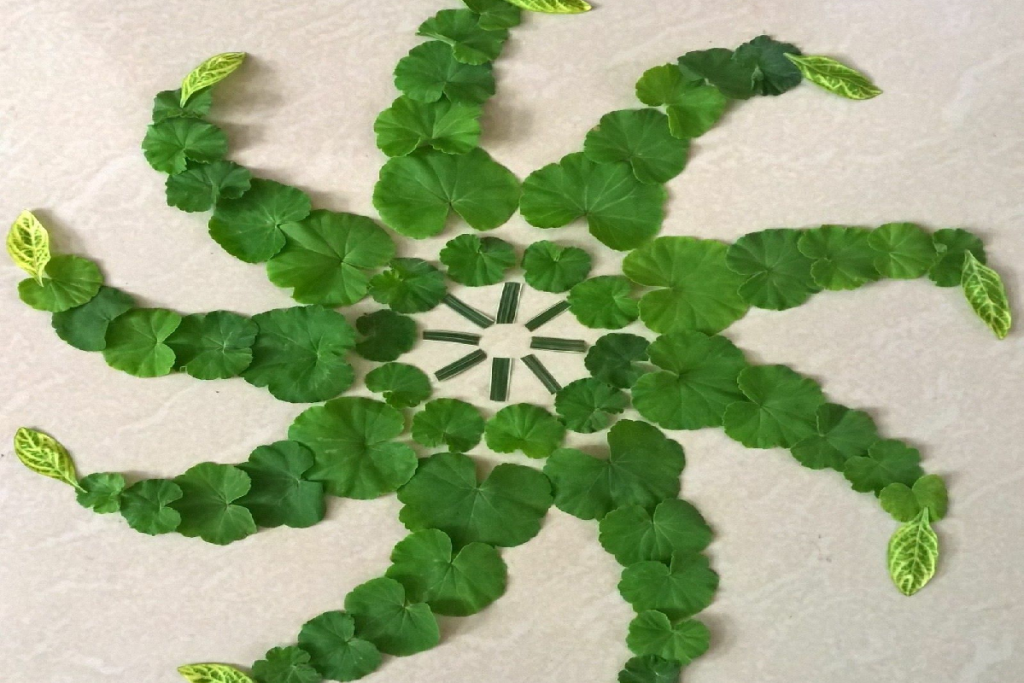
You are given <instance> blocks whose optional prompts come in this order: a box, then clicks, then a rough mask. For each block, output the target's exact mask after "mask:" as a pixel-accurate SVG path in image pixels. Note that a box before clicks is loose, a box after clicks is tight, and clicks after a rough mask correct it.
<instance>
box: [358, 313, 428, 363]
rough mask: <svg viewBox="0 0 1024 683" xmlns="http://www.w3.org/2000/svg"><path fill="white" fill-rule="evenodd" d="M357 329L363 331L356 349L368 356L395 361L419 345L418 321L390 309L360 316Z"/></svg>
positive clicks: (379, 360) (378, 359) (381, 361)
mask: <svg viewBox="0 0 1024 683" xmlns="http://www.w3.org/2000/svg"><path fill="white" fill-rule="evenodd" d="M356 329H357V330H359V334H361V335H363V339H362V340H361V341H360V342H359V343H358V344H356V353H358V354H359V355H360V356H362V357H363V358H365V359H367V360H373V361H377V362H379V363H385V362H388V361H393V360H395V359H396V358H398V357H399V356H401V355H402V354H404V353H408V352H409V351H411V350H412V347H413V346H415V345H416V321H415V320H413V319H412V318H410V317H409V316H407V315H401V314H400V313H395V312H394V311H390V310H387V309H383V310H380V311H374V312H373V313H366V314H364V315H361V316H359V319H358V320H356Z"/></svg>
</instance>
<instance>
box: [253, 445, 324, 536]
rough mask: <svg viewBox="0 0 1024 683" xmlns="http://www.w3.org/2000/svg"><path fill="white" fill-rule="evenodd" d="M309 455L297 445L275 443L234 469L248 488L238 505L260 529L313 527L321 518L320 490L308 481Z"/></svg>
mask: <svg viewBox="0 0 1024 683" xmlns="http://www.w3.org/2000/svg"><path fill="white" fill-rule="evenodd" d="M313 463H314V460H313V452H312V451H310V450H309V449H308V448H306V447H305V446H303V445H302V444H300V443H298V442H297V441H277V442H275V443H272V444H270V445H269V446H260V447H258V448H257V449H256V450H254V451H253V452H252V453H251V454H250V455H249V459H248V460H247V461H246V462H243V463H242V464H240V465H239V466H238V469H240V470H242V471H243V472H245V473H246V474H248V475H249V479H250V480H251V482H252V487H251V488H250V489H249V492H248V493H247V494H246V495H245V496H244V497H243V498H240V499H239V501H238V504H239V505H242V506H244V507H245V508H246V509H248V510H249V512H251V513H252V518H253V519H254V520H255V521H256V523H257V524H258V525H260V526H262V527H277V526H282V525H284V526H290V527H294V528H296V529H302V528H305V527H309V526H313V525H314V524H316V523H317V522H319V521H320V520H322V519H323V518H324V512H325V505H324V487H323V484H321V483H320V482H315V481H309V480H307V479H306V476H305V475H306V473H307V472H308V471H309V470H310V469H311V468H312V467H313Z"/></svg>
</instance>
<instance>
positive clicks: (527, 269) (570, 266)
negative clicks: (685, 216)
mask: <svg viewBox="0 0 1024 683" xmlns="http://www.w3.org/2000/svg"><path fill="white" fill-rule="evenodd" d="M502 1H504V0H502ZM590 266H591V261H590V254H588V253H587V252H585V251H583V250H582V249H580V248H579V247H563V246H560V245H558V244H555V243H554V242H548V241H541V242H534V243H533V244H531V245H530V246H529V247H527V248H526V252H525V253H524V254H523V271H524V275H525V278H526V283H527V284H528V285H530V286H531V287H533V288H534V289H539V290H540V291H542V292H555V293H559V292H566V291H568V290H570V289H572V288H573V287H575V286H576V285H578V284H579V283H581V282H583V281H584V280H585V279H586V278H587V275H588V274H590Z"/></svg>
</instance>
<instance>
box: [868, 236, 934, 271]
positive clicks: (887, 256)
mask: <svg viewBox="0 0 1024 683" xmlns="http://www.w3.org/2000/svg"><path fill="white" fill-rule="evenodd" d="M868 245H869V246H870V247H871V248H872V249H874V250H875V252H876V255H875V268H876V269H877V270H878V272H879V273H881V274H882V276H883V277H888V278H893V279H896V280H912V279H914V278H918V277H921V276H922V275H924V274H925V273H927V272H928V270H929V269H930V268H931V267H932V266H933V265H934V264H935V262H936V259H937V257H938V255H937V254H936V252H935V244H934V243H933V242H932V238H931V237H929V236H928V233H927V232H925V231H924V230H922V229H921V227H920V226H917V225H914V224H913V223H886V224H885V225H882V226H879V227H878V228H875V229H874V230H873V231H872V232H871V235H870V236H869V237H868Z"/></svg>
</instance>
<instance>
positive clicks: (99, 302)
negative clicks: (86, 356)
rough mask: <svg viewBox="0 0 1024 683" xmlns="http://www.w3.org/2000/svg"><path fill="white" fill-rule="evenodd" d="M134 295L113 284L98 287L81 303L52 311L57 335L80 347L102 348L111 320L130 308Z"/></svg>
mask: <svg viewBox="0 0 1024 683" xmlns="http://www.w3.org/2000/svg"><path fill="white" fill-rule="evenodd" d="M134 305H135V299H133V298H132V297H131V296H130V295H128V294H125V293H124V292H122V291H121V290H119V289H114V288H113V287H105V286H104V287H100V289H99V291H98V292H97V293H96V296H94V297H93V298H91V299H89V301H87V302H85V303H84V304H82V305H81V306H76V307H74V308H69V309H68V310H66V311H62V312H60V313H54V314H53V319H52V323H53V329H54V331H55V332H56V333H57V336H58V337H60V338H61V339H63V340H64V341H66V342H67V343H68V344H71V346H74V347H75V348H76V349H81V350H82V351H102V350H103V349H104V348H106V346H107V327H108V326H109V325H110V321H112V320H113V319H114V318H116V317H118V316H119V315H121V314H122V313H125V312H126V311H129V310H131V308H132V307H133V306H134Z"/></svg>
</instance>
